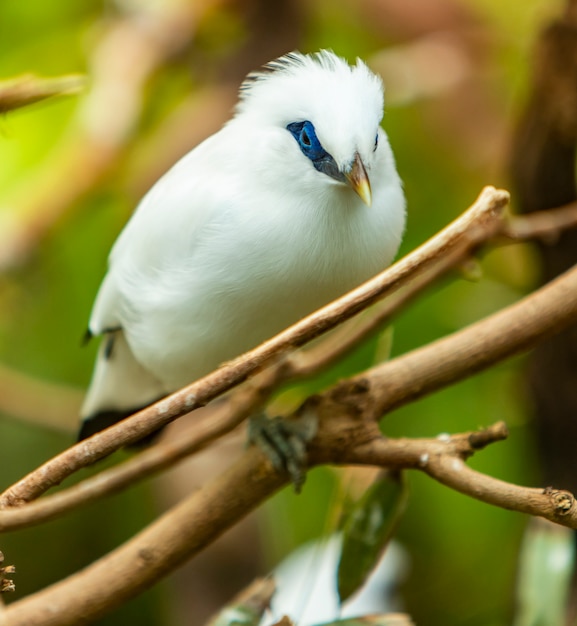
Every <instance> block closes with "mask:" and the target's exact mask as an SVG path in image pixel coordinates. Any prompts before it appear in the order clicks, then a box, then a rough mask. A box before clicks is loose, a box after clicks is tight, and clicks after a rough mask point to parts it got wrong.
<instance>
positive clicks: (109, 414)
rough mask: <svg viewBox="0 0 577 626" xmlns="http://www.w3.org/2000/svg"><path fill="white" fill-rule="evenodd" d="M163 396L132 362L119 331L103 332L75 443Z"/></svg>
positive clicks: (126, 344)
mask: <svg viewBox="0 0 577 626" xmlns="http://www.w3.org/2000/svg"><path fill="white" fill-rule="evenodd" d="M165 395H166V391H165V389H164V388H163V387H162V385H161V383H160V382H159V381H158V380H157V379H156V378H155V377H154V376H152V374H150V372H148V371H147V370H146V369H144V367H142V365H140V363H139V362H138V361H137V360H136V359H135V357H134V355H133V354H132V351H131V349H130V346H129V345H128V343H127V341H126V338H125V337H124V333H123V332H122V330H121V329H119V330H114V331H111V332H109V333H106V334H105V336H104V337H103V339H102V343H101V344H100V349H99V352H98V357H97V359H96V366H95V368H94V373H93V375H92V380H91V382H90V387H89V389H88V393H87V395H86V399H85V401H84V405H83V406H82V411H81V416H82V423H81V425H80V431H79V433H78V440H79V441H80V440H82V439H86V438H87V437H90V436H91V435H93V434H95V433H97V432H99V431H101V430H104V429H105V428H108V427H109V426H112V425H113V424H116V422H119V421H120V420H122V419H124V418H125V417H128V416H129V415H132V414H133V413H136V412H138V411H140V410H141V409H144V408H145V407H147V406H149V405H150V404H153V403H154V402H156V401H157V400H160V399H161V398H163V397H164V396H165ZM147 439H148V438H147Z"/></svg>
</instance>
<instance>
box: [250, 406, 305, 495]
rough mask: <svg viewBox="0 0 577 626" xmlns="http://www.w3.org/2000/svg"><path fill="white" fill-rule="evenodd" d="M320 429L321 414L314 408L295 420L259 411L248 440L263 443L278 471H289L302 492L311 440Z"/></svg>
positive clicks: (254, 417)
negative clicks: (314, 412)
mask: <svg viewBox="0 0 577 626" xmlns="http://www.w3.org/2000/svg"><path fill="white" fill-rule="evenodd" d="M316 432H317V418H316V416H315V415H313V414H311V413H310V412H304V413H303V414H302V415H301V416H300V417H298V418H296V419H291V420H287V419H284V418H282V417H273V418H271V417H268V416H267V415H265V414H264V413H259V414H258V415H253V416H252V417H251V418H250V419H249V426H248V441H249V443H253V444H255V445H257V446H259V448H260V449H261V450H262V451H263V452H264V453H265V454H266V456H267V457H268V459H269V460H270V462H271V463H272V464H273V467H274V468H275V469H276V470H277V471H279V472H283V471H285V472H288V474H289V476H290V479H291V482H292V484H293V486H294V488H295V491H296V493H299V492H300V490H301V489H302V486H303V485H304V482H305V478H306V469H307V443H308V442H309V441H310V440H311V439H312V438H313V437H314V436H315V434H316Z"/></svg>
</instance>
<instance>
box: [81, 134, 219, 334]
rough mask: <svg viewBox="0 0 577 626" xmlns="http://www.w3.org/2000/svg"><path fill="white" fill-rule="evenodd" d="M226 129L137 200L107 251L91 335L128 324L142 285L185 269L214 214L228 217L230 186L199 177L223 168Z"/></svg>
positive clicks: (200, 146)
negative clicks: (218, 165)
mask: <svg viewBox="0 0 577 626" xmlns="http://www.w3.org/2000/svg"><path fill="white" fill-rule="evenodd" d="M224 130H225V129H223V130H222V131H220V133H217V134H216V135H213V136H212V137H210V138H209V139H207V140H206V141H205V142H203V143H202V144H201V145H199V146H198V147H197V148H195V149H194V150H193V151H192V152H190V153H188V154H187V155H186V156H185V157H183V158H182V159H181V160H180V161H179V162H178V163H177V164H176V165H175V166H174V167H172V169H171V170H169V171H168V172H167V173H166V174H165V175H164V176H163V177H162V178H160V179H159V180H158V182H157V183H156V184H155V185H154V186H153V187H152V189H151V190H150V191H149V192H148V193H147V195H146V196H145V197H144V198H143V200H142V201H141V202H140V204H139V206H138V207H137V209H136V211H135V212H134V214H133V215H132V217H131V218H130V220H129V222H128V223H127V224H126V226H125V228H124V230H123V231H122V233H121V234H120V236H119V237H118V239H117V241H116V243H115V244H114V247H113V248H112V251H111V253H110V257H109V268H108V273H107V275H106V277H105V279H104V281H103V282H102V285H101V287H100V289H99V292H98V295H97V298H96V301H95V303H94V307H93V310H92V314H91V317H90V323H89V329H90V332H91V333H92V334H93V335H99V334H102V333H104V332H107V331H108V330H110V329H115V328H119V327H120V328H121V327H123V325H125V324H127V323H129V322H128V321H127V320H129V319H130V316H131V315H132V314H133V313H134V311H133V310H132V305H133V304H134V300H135V298H137V297H138V291H139V289H140V284H142V285H143V286H144V287H147V286H149V285H151V284H154V283H155V279H156V278H158V275H159V274H160V273H162V272H165V271H166V269H167V268H173V267H174V268H179V267H183V266H184V265H185V262H186V259H190V258H191V257H192V255H193V251H194V249H195V247H196V246H197V244H198V241H199V239H201V237H202V236H203V232H204V227H205V226H206V225H207V224H208V223H209V222H210V220H211V218H212V216H214V215H215V214H218V215H221V216H223V215H226V208H224V209H223V204H224V203H225V202H227V201H228V198H230V193H229V192H230V185H228V189H226V190H225V189H223V186H222V185H220V186H219V185H214V184H213V183H212V181H211V180H209V179H207V177H206V175H205V174H204V173H203V172H206V171H207V169H208V171H214V170H215V169H217V171H218V169H219V168H214V167H208V168H207V167H206V164H207V163H210V162H211V161H216V163H219V162H220V163H221V168H220V169H221V175H223V174H224V172H222V169H226V164H224V165H223V164H222V158H221V157H220V156H219V154H218V153H219V150H220V148H219V136H220V135H221V134H222V133H223V131H224ZM220 143H221V144H222V140H221V142H220ZM127 293H130V297H128V298H127V297H126V295H127Z"/></svg>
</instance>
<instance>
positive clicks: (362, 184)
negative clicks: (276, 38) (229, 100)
mask: <svg viewBox="0 0 577 626" xmlns="http://www.w3.org/2000/svg"><path fill="white" fill-rule="evenodd" d="M382 115H383V85H382V82H381V80H380V78H378V77H377V76H376V75H375V74H373V73H372V72H371V71H370V70H369V69H368V67H367V66H366V65H365V64H364V63H363V62H362V61H361V60H358V61H357V63H356V65H353V66H351V65H349V64H348V63H347V62H346V61H345V60H343V59H341V58H340V57H338V56H336V55H335V54H333V53H332V52H329V51H326V50H323V51H321V52H318V53H316V54H314V55H303V54H300V53H298V52H291V53H289V54H286V55H285V56H283V57H280V58H279V59H276V60H275V61H271V62H270V63H268V64H267V65H265V66H264V67H263V68H262V69H261V70H260V71H257V72H253V73H251V74H249V75H248V76H247V78H246V79H245V81H244V83H243V84H242V86H241V90H240V101H239V103H238V105H237V109H236V117H235V119H243V120H247V121H249V123H253V124H258V125H260V126H265V127H270V128H273V129H275V130H276V131H278V132H279V133H280V132H282V133H286V135H283V137H282V139H283V141H285V145H287V144H286V141H288V142H289V143H290V147H289V150H290V151H292V152H289V153H288V155H294V157H295V158H297V159H299V160H300V165H301V166H302V167H303V168H310V172H311V174H310V175H311V176H317V177H327V178H320V179H319V180H322V181H323V182H328V183H330V184H344V185H348V186H350V187H351V188H352V189H353V190H354V191H355V192H356V193H357V194H358V195H359V196H360V198H361V199H362V200H363V202H365V204H367V205H369V206H370V204H371V201H372V192H371V180H370V175H371V170H372V169H373V166H374V164H375V163H376V162H377V160H378V158H379V155H378V150H379V142H381V143H386V137H385V136H384V133H383V131H382V130H381V129H380V127H379V125H380V122H381V119H382ZM287 138H290V139H287ZM299 150H300V154H299ZM288 155H287V158H288ZM303 171H305V172H307V174H308V171H307V170H303Z"/></svg>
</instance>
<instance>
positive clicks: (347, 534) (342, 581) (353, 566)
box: [338, 471, 407, 603]
mask: <svg viewBox="0 0 577 626" xmlns="http://www.w3.org/2000/svg"><path fill="white" fill-rule="evenodd" d="M406 501H407V485H406V481H405V480H404V477H403V475H402V474H401V473H400V472H392V471H383V472H381V473H380V474H379V476H378V477H377V478H376V480H375V481H374V482H373V484H372V485H371V486H370V487H369V488H368V489H367V491H366V492H365V493H364V494H363V496H362V497H361V499H360V500H359V501H358V502H357V503H356V504H355V505H354V506H353V508H352V510H351V511H350V512H349V514H348V516H347V518H346V519H345V522H344V525H343V544H342V549H341V559H340V563H339V570H338V593H339V597H340V600H341V603H342V602H344V601H345V600H346V599H347V598H349V597H350V596H351V595H352V594H353V593H355V591H357V589H359V588H360V587H361V586H362V585H363V583H364V582H365V580H366V578H367V576H368V575H369V574H370V573H371V571H372V570H373V568H374V567H375V565H376V564H377V563H378V561H379V559H380V557H381V554H382V552H383V550H384V549H385V548H386V546H387V544H388V542H389V540H390V539H391V537H392V535H393V533H394V531H395V529H396V526H397V523H398V521H399V519H400V516H401V514H402V512H403V510H404V508H405V504H406Z"/></svg>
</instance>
